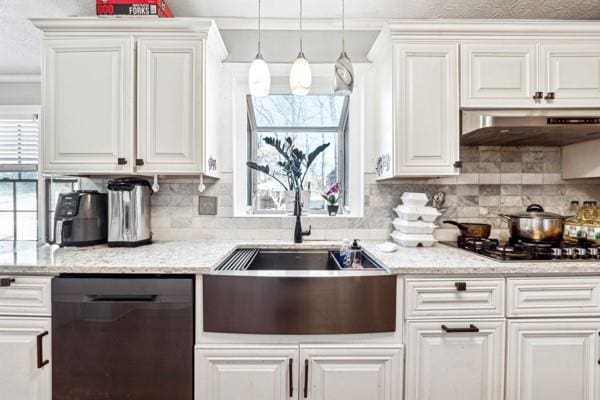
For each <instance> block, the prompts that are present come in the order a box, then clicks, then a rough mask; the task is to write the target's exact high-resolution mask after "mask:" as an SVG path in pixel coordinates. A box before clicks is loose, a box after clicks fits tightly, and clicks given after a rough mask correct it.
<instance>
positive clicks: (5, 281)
mask: <svg viewBox="0 0 600 400" xmlns="http://www.w3.org/2000/svg"><path fill="white" fill-rule="evenodd" d="M11 283H15V278H0V287H9V286H10V284H11Z"/></svg>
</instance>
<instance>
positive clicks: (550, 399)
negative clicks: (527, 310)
mask: <svg viewBox="0 0 600 400" xmlns="http://www.w3.org/2000/svg"><path fill="white" fill-rule="evenodd" d="M508 331H509V337H508V357H507V383H506V390H507V397H506V398H507V400H565V399H569V400H598V399H600V374H599V371H598V369H599V366H598V357H599V355H600V354H599V342H600V340H599V339H600V338H599V332H600V320H598V319H587V320H581V319H578V320H569V319H562V320H560V319H556V320H523V321H511V322H509V325H508Z"/></svg>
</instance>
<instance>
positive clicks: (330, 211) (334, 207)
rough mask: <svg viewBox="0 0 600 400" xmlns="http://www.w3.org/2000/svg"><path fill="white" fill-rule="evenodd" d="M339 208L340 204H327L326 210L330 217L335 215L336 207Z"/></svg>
mask: <svg viewBox="0 0 600 400" xmlns="http://www.w3.org/2000/svg"><path fill="white" fill-rule="evenodd" d="M339 208H340V206H338V205H337V204H336V205H334V206H332V205H328V206H327V211H328V212H329V216H330V217H335V216H336V215H337V213H338V209H339Z"/></svg>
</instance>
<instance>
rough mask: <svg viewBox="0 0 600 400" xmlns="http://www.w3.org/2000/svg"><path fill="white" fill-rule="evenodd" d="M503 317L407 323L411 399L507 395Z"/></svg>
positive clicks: (495, 399)
mask: <svg viewBox="0 0 600 400" xmlns="http://www.w3.org/2000/svg"><path fill="white" fill-rule="evenodd" d="M504 330H505V328H504V322H503V321H500V320H499V321H492V320H486V321H472V320H451V321H423V322H414V321H411V322H408V325H407V343H406V353H407V354H406V357H407V358H406V380H405V382H406V400H502V399H503V386H504V337H505V333H504Z"/></svg>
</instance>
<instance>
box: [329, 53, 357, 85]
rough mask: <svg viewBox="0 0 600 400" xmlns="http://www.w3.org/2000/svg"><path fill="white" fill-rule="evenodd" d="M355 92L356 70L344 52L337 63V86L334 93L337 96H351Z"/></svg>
mask: <svg viewBox="0 0 600 400" xmlns="http://www.w3.org/2000/svg"><path fill="white" fill-rule="evenodd" d="M353 90H354V69H353V68H352V61H350V58H348V54H346V52H345V51H344V52H342V54H340V57H339V58H338V59H337V61H336V62H335V84H334V88H333V91H334V93H335V94H337V95H341V96H349V95H351V94H352V91H353Z"/></svg>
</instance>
